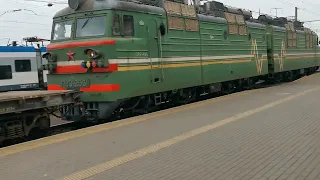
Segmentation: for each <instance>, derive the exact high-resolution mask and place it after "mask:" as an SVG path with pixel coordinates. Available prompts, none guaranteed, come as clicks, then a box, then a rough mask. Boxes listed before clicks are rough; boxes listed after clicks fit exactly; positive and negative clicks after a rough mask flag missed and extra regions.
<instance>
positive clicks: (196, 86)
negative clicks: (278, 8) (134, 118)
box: [43, 0, 319, 121]
mask: <svg viewBox="0 0 320 180" xmlns="http://www.w3.org/2000/svg"><path fill="white" fill-rule="evenodd" d="M317 45H318V37H317V35H316V34H315V33H314V32H313V31H311V30H310V29H307V28H305V27H303V26H302V24H301V23H299V22H298V21H290V20H288V19H286V18H275V19H274V18H271V17H269V16H267V15H261V16H260V17H259V18H258V19H253V18H252V13H251V12H250V11H245V10H242V9H236V8H229V7H226V6H225V5H224V4H223V3H220V2H215V1H211V2H206V3H204V4H203V5H200V2H199V1H195V2H194V5H188V3H186V2H178V1H176V2H174V1H170V0H130V1H123V0H69V7H67V8H65V9H63V10H61V11H59V12H58V13H56V15H55V16H54V18H53V27H52V37H51V44H50V45H48V46H47V53H46V54H44V55H43V57H45V58H47V59H48V64H46V65H44V66H43V67H44V69H47V70H49V74H48V89H49V90H62V89H76V90H80V91H82V92H83V93H81V97H80V100H81V102H82V103H81V104H79V105H77V106H70V107H68V108H64V109H61V114H62V116H63V118H64V119H65V120H71V121H77V120H107V119H108V118H109V117H110V116H111V115H113V114H123V113H126V112H128V113H145V112H147V111H148V110H150V108H152V107H159V106H161V105H163V104H168V103H185V102H188V101H192V100H194V99H195V98H197V97H198V96H201V95H206V94H212V93H217V92H223V93H230V92H232V91H234V90H235V89H244V88H246V89H250V87H252V85H253V84H254V83H256V82H257V81H259V80H265V81H269V82H273V81H281V80H287V81H291V80H293V79H295V78H297V77H299V76H301V75H303V74H310V73H313V72H315V71H316V70H317V68H319V51H318V50H317Z"/></svg>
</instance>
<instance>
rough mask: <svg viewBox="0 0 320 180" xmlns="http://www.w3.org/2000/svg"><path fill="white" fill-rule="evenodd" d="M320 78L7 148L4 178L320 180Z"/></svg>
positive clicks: (2, 154)
mask: <svg viewBox="0 0 320 180" xmlns="http://www.w3.org/2000/svg"><path fill="white" fill-rule="evenodd" d="M319 99H320V73H316V74H314V75H311V76H307V77H304V78H302V79H299V80H297V81H295V82H291V83H284V84H282V85H277V86H272V87H268V88H264V89H256V90H251V91H244V92H240V93H235V94H232V95H228V96H223V97H219V98H214V99H210V100H206V101H202V102H197V103H193V104H188V105H185V106H181V107H176V108H172V109H168V110H164V111H159V112H155V113H151V114H147V115H143V116H139V117H134V118H128V119H125V120H121V121H117V122H113V123H109V124H103V125H98V126H94V127H89V128H85V129H80V130H77V131H72V132H67V133H64V134H59V135H55V136H51V137H46V138H42V139H38V140H35V141H31V142H26V143H23V144H18V145H15V146H10V147H6V148H2V149H0V179H3V180H20V179H21V180H46V179H64V180H80V179H92V180H127V179H130V180H229V179H230V180H231V179H239V180H242V179H243V180H263V179H278V180H282V179H298V180H300V179H317V180H319V179H320V113H319V111H320V100H319Z"/></svg>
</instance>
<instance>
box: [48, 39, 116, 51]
mask: <svg viewBox="0 0 320 180" xmlns="http://www.w3.org/2000/svg"><path fill="white" fill-rule="evenodd" d="M108 44H109V45H112V44H116V41H115V40H97V41H82V42H70V43H62V44H49V45H48V46H47V51H50V50H54V49H65V48H74V47H86V46H100V45H108Z"/></svg>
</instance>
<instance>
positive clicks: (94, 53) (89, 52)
mask: <svg viewBox="0 0 320 180" xmlns="http://www.w3.org/2000/svg"><path fill="white" fill-rule="evenodd" d="M84 53H85V54H86V55H87V56H88V57H89V58H90V59H96V58H98V57H99V56H100V53H99V52H98V51H96V50H93V49H86V50H84Z"/></svg>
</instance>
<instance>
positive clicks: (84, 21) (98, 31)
mask: <svg viewBox="0 0 320 180" xmlns="http://www.w3.org/2000/svg"><path fill="white" fill-rule="evenodd" d="M106 27H107V17H106V16H105V15H104V16H96V17H87V18H79V19H77V30H76V37H88V36H103V35H104V34H105V32H106Z"/></svg>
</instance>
